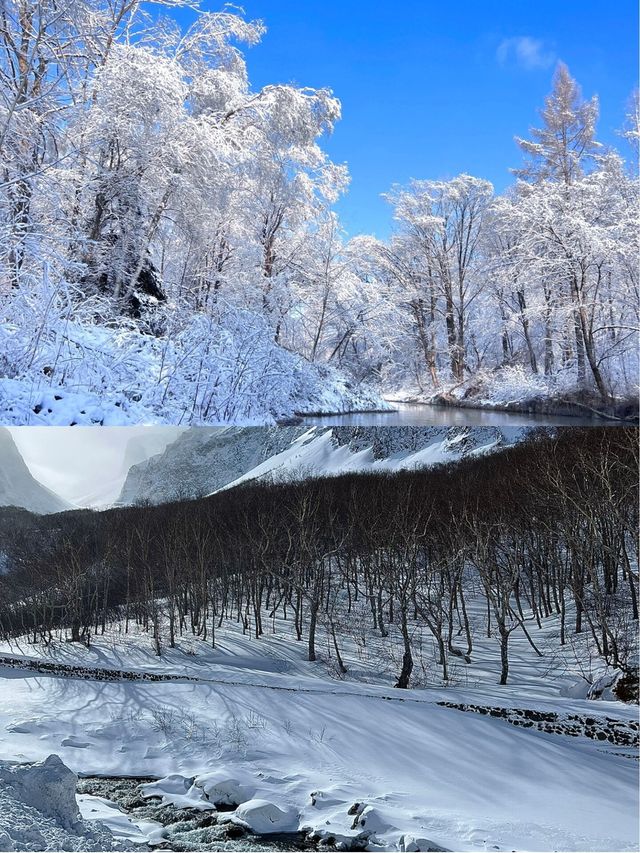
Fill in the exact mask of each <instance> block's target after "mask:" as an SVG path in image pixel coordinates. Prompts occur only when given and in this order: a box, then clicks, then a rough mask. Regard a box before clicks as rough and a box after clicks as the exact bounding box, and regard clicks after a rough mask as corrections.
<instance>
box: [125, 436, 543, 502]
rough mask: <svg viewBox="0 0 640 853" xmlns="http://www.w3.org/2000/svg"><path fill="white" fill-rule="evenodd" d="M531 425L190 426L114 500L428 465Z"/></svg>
mask: <svg viewBox="0 0 640 853" xmlns="http://www.w3.org/2000/svg"><path fill="white" fill-rule="evenodd" d="M528 432H529V430H528V429H527V428H525V427H518V428H495V427H357V426H354V427H320V426H314V427H310V428H309V427H280V428H271V429H254V428H237V427H231V428H227V429H222V430H220V429H207V428H193V429H190V430H187V431H185V432H184V433H182V434H181V435H180V436H178V438H177V439H176V441H174V442H173V443H172V444H170V445H169V446H168V447H167V449H166V450H165V452H164V453H163V454H162V455H161V456H157V457H155V458H153V459H150V460H148V461H147V462H144V463H142V464H140V465H136V466H133V467H132V468H131V469H130V471H129V474H128V476H127V480H126V481H125V484H124V486H123V489H122V492H121V494H120V497H119V499H118V501H117V503H118V504H119V505H127V504H132V503H136V502H137V501H139V500H142V499H145V498H148V497H149V496H153V499H154V501H155V502H162V501H163V500H171V499H172V498H177V497H185V498H189V497H199V496H202V495H207V494H212V493H214V492H216V491H218V490H220V489H223V488H230V487H233V486H236V485H239V484H240V483H244V482H247V481H249V480H255V479H267V478H268V479H275V480H282V479H286V478H290V477H307V476H331V475H334V474H345V473H349V472H355V471H373V472H375V471H377V472H380V473H383V472H391V471H400V470H407V469H412V468H426V467H430V466H433V465H438V464H442V463H446V462H453V461H455V460H457V459H461V458H464V457H465V456H468V455H470V454H474V453H483V452H488V451H490V450H492V449H494V448H497V447H501V446H505V445H508V444H512V443H514V442H516V441H520V440H522V439H524V438H526V436H527V434H528ZM176 484H179V486H178V487H176Z"/></svg>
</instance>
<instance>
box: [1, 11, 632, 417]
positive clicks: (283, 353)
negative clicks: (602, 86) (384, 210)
mask: <svg viewBox="0 0 640 853" xmlns="http://www.w3.org/2000/svg"><path fill="white" fill-rule="evenodd" d="M180 7H185V8H186V7H188V8H189V9H193V8H194V4H193V3H192V2H191V0H165V2H164V3H161V4H156V5H153V6H152V5H149V6H148V8H147V5H146V4H144V3H142V2H140V0H90V2H88V0H61V1H60V0H55V1H54V0H5V2H3V4H2V7H1V13H0V45H1V47H2V50H1V51H0V93H1V98H0V161H1V164H2V176H1V183H0V312H1V314H0V416H1V418H2V420H3V422H4V423H13V424H17V425H20V424H26V423H31V424H38V423H43V424H47V423H50V424H61V425H62V424H66V425H68V424H74V423H86V424H91V423H100V424H126V423H132V422H139V421H147V422H150V421H156V422H170V423H184V424H186V423H223V422H236V423H264V422H273V421H274V420H276V421H277V420H279V419H282V418H287V417H291V416H292V415H293V414H294V413H298V412H302V413H305V412H335V411H344V410H354V409H373V408H381V407H384V406H385V403H384V399H383V398H384V397H385V396H393V395H396V396H398V395H403V394H404V395H413V396H414V397H417V398H419V399H424V400H430V399H434V398H436V399H440V398H442V399H445V398H446V399H449V400H454V401H455V400H456V399H458V398H461V397H466V398H470V399H474V398H479V399H483V400H488V401H494V402H497V403H499V402H501V401H504V400H508V399H513V398H514V397H517V398H518V399H528V398H544V399H560V398H571V399H573V400H576V401H578V402H582V403H583V404H585V405H589V406H592V407H595V408H606V407H611V406H612V405H613V406H615V405H617V404H618V403H620V402H621V401H624V400H627V399H631V398H633V397H634V395H635V393H636V390H637V387H636V386H637V381H636V380H637V367H638V365H637V352H636V334H637V329H638V270H637V252H638V236H637V235H638V231H637V202H638V180H637V177H636V174H635V170H636V166H637V156H636V152H637V141H638V132H637V116H638V113H637V98H635V99H633V98H632V99H631V101H630V104H631V106H630V107H629V116H628V123H627V125H626V126H625V127H624V128H621V129H620V135H621V139H620V142H621V151H623V152H624V153H622V154H621V153H619V152H618V151H615V150H611V149H610V148H607V147H605V146H603V145H601V144H600V143H599V142H598V135H597V119H598V101H597V98H596V97H593V98H591V99H584V98H583V97H582V95H581V92H580V88H579V86H578V84H577V82H576V81H575V80H574V79H573V78H572V77H571V75H570V73H569V70H568V69H567V67H566V66H565V65H563V64H562V63H559V64H558V66H557V69H556V71H555V75H554V78H553V81H552V86H551V92H550V94H549V96H548V98H547V99H546V101H545V103H544V105H543V107H542V110H541V112H540V118H539V121H538V122H537V126H536V127H535V128H534V129H532V130H531V132H530V135H529V137H528V138H526V139H517V140H516V142H517V144H518V146H519V147H520V149H521V157H520V163H518V162H517V161H518V157H519V155H518V153H517V151H516V149H515V147H514V160H515V161H516V162H514V163H513V164H505V168H506V167H507V166H509V165H513V166H514V182H513V185H512V186H511V187H510V188H509V189H508V191H506V192H505V193H504V194H502V195H497V194H496V193H495V192H494V189H493V187H492V185H491V184H490V183H489V182H488V181H486V180H483V179H481V178H477V177H473V176H471V175H467V174H462V175H458V176H456V177H453V178H451V179H448V180H431V179H425V176H424V175H423V176H418V179H416V180H414V181H412V182H411V183H410V184H409V185H407V186H397V187H387V188H385V187H381V188H380V191H384V190H386V191H387V195H386V198H387V200H388V202H389V205H390V207H389V213H390V216H392V217H393V220H394V223H395V225H394V232H393V236H392V237H391V238H390V239H389V240H388V241H381V240H378V239H375V238H374V237H372V236H367V235H347V234H345V233H344V230H343V228H342V227H341V224H340V221H339V219H338V216H337V214H336V212H335V211H334V209H333V205H334V204H335V202H336V200H337V199H338V198H339V197H340V195H341V194H343V193H346V192H348V185H349V175H348V170H347V167H346V166H345V165H343V164H336V163H333V162H331V161H330V159H329V158H328V156H327V155H326V153H325V152H324V151H323V147H322V141H323V138H324V137H326V135H327V134H330V133H331V131H332V129H333V127H334V125H335V123H336V122H337V121H339V120H340V118H341V105H340V101H339V100H338V98H337V97H336V95H334V94H333V92H331V91H329V90H327V89H310V88H304V87H299V86H295V85H284V84H277V85H268V86H265V87H264V88H262V89H258V90H255V89H253V88H252V86H251V83H250V81H249V79H248V73H247V66H246V62H245V56H244V53H243V51H244V50H245V49H247V48H250V47H251V45H254V44H256V43H257V42H258V41H259V40H260V39H261V38H262V37H263V35H264V34H265V27H264V25H263V24H262V22H260V21H251V20H247V19H246V18H245V17H244V16H243V14H242V13H241V12H240V11H238V10H237V9H234V8H230V7H225V8H223V10H222V11H218V12H204V11H202V10H197V14H196V15H195V22H194V23H193V24H192V25H191V26H190V27H189V28H188V29H187V30H186V31H182V30H181V29H180V28H179V27H178V25H177V24H176V22H175V21H174V20H173V19H172V17H171V13H172V11H174V10H176V9H177V8H180ZM338 95H339V93H338ZM535 108H536V105H535V104H532V105H531V111H532V117H533V116H534V115H535ZM627 143H630V146H631V147H630V148H629V147H628V146H627ZM627 153H628V157H627V160H625V157H626V155H627ZM429 168H430V166H429V163H425V164H424V173H425V175H428V173H429Z"/></svg>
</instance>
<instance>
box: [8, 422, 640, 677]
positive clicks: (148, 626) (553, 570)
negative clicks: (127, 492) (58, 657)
mask: <svg viewBox="0 0 640 853" xmlns="http://www.w3.org/2000/svg"><path fill="white" fill-rule="evenodd" d="M637 440H638V434H637V430H633V429H582V430H581V429H561V430H559V431H558V433H557V435H549V434H547V433H544V432H541V433H540V434H539V435H537V436H536V437H535V438H534V439H533V440H531V441H528V442H526V443H523V444H520V445H517V446H514V447H513V448H510V449H506V450H504V451H500V452H497V453H494V454H492V455H489V456H486V457H482V458H472V459H468V460H466V461H464V462H461V463H456V464H452V465H448V466H443V467H438V468H435V469H430V470H422V471H415V472H403V473H398V474H393V475H374V474H359V475H346V476H340V477H335V478H327V479H312V480H305V481H301V482H292V483H283V484H280V485H273V484H271V485H270V484H248V485H244V486H242V487H240V488H235V489H233V490H230V491H225V492H223V493H221V494H219V495H215V496H213V497H210V498H206V499H200V500H195V501H185V502H176V503H170V504H164V505H160V506H135V507H130V508H125V509H117V510H109V511H105V512H90V511H82V512H69V513H64V514H62V515H57V516H50V517H35V516H31V515H29V514H27V513H22V512H18V511H7V513H5V514H4V515H3V517H2V526H1V527H0V550H1V552H2V553H3V555H4V557H3V566H2V572H1V573H0V635H2V636H3V637H5V638H10V637H14V636H18V635H27V636H29V637H30V638H31V639H32V640H33V641H35V642H43V643H47V642H50V641H51V640H52V639H53V637H54V635H55V634H56V632H59V631H61V632H62V633H63V634H64V635H65V636H66V637H67V638H68V639H70V640H72V641H76V642H90V638H91V636H92V635H95V634H97V633H100V632H103V631H104V630H105V628H106V626H107V625H109V624H111V623H112V622H114V621H118V622H119V624H120V626H121V630H123V631H125V632H127V631H128V630H130V628H131V626H132V625H133V624H134V623H135V624H136V625H137V626H139V627H141V628H142V629H143V630H145V631H147V632H148V634H149V637H150V638H151V640H152V642H153V645H154V647H155V650H156V652H157V654H158V655H160V654H162V650H163V648H164V647H165V646H167V645H168V646H173V645H174V644H175V642H176V639H177V637H179V636H180V635H183V634H185V633H189V634H193V635H196V636H198V637H201V638H202V639H203V640H204V641H207V642H209V643H211V644H212V645H215V643H216V636H217V631H218V630H219V628H220V627H221V626H222V625H223V624H224V623H225V620H235V621H237V622H239V623H242V626H243V630H244V631H246V632H249V633H251V634H253V635H254V636H255V637H256V638H259V637H260V636H261V635H262V634H263V633H265V632H267V631H269V630H271V620H272V619H273V618H274V617H275V616H276V615H277V616H278V617H280V618H282V619H284V620H287V621H288V622H290V623H291V625H292V628H293V632H294V634H295V636H296V637H297V639H298V640H299V641H300V642H301V643H304V644H305V645H306V650H307V655H308V659H309V660H310V661H314V660H316V658H317V655H318V648H319V646H318V643H319V637H320V636H322V639H323V642H327V643H329V646H330V648H331V649H332V655H335V662H336V664H337V667H338V668H339V669H340V670H341V671H342V672H345V671H346V666H345V663H344V660H343V657H342V654H341V650H342V648H343V643H344V639H345V637H346V636H349V635H350V631H351V627H352V625H351V623H352V622H353V621H354V620H355V619H356V615H355V614H356V612H358V613H360V614H361V615H362V614H364V617H363V618H365V620H366V623H367V627H366V628H365V629H364V630H365V633H366V635H369V636H371V635H374V634H375V635H378V636H387V635H388V634H389V632H390V631H392V630H393V631H394V633H395V634H396V635H397V637H398V638H399V642H400V643H401V647H402V661H401V664H399V667H398V671H397V675H396V681H395V684H396V686H397V687H400V688H403V687H408V686H410V684H411V678H412V670H413V668H414V664H415V662H416V656H417V655H418V656H419V655H420V652H419V651H418V650H417V649H416V644H415V642H414V631H415V628H416V626H423V627H426V628H428V630H429V631H430V633H431V634H432V635H433V638H434V646H435V648H436V650H437V654H436V657H435V658H434V660H433V661H432V662H430V663H428V665H429V666H431V667H433V668H436V669H438V671H441V675H442V678H443V679H444V680H447V678H448V676H449V666H450V662H451V660H454V659H456V658H460V657H462V658H465V659H467V660H469V659H471V660H472V659H473V653H474V631H473V630H472V626H471V624H470V619H469V608H468V606H469V602H470V600H471V599H472V598H473V599H474V601H475V602H476V606H477V598H478V596H480V598H481V600H482V601H484V605H483V606H484V609H485V612H486V617H485V623H484V630H486V631H487V634H488V636H490V637H495V640H496V642H497V643H498V644H499V647H500V655H501V666H500V671H499V673H498V672H497V673H496V676H497V677H499V680H500V683H501V684H505V683H507V679H508V676H509V640H510V637H511V636H512V635H513V633H514V632H517V631H520V632H523V633H524V635H525V636H526V638H527V640H528V642H529V643H530V644H531V646H532V648H533V650H534V651H535V652H536V653H539V649H538V647H537V645H536V640H535V632H536V628H537V627H540V626H541V623H542V620H543V619H544V618H545V617H548V616H549V615H551V614H555V615H556V616H557V618H558V625H559V631H560V634H559V638H558V642H559V644H560V645H565V644H567V643H570V642H571V641H572V638H574V637H575V636H576V635H587V637H588V638H589V644H590V646H591V647H592V648H593V649H595V650H596V652H597V654H598V655H600V656H601V657H602V658H603V659H604V660H605V661H606V662H607V663H609V664H610V665H611V666H614V667H619V668H621V669H622V670H625V671H628V670H629V668H630V667H632V666H633V660H632V649H633V644H634V639H635V635H636V631H637V625H638V621H637V620H638V568H637V567H638V552H637V538H636V533H637V526H638V518H637V501H636V471H637V462H638V460H637V453H638V445H637ZM367 614H368V615H367Z"/></svg>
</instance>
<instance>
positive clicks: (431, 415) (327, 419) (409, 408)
mask: <svg viewBox="0 0 640 853" xmlns="http://www.w3.org/2000/svg"><path fill="white" fill-rule="evenodd" d="M391 405H392V406H393V407H394V409H396V411H394V412H363V413H350V414H344V415H324V416H322V417H305V418H304V423H305V424H317V425H320V426H333V425H335V426H444V427H447V426H501V427H519V426H616V425H620V424H621V422H620V421H615V420H606V419H604V418H599V417H597V416H595V415H594V416H593V417H569V416H567V415H538V414H535V415H529V414H525V413H522V412H494V411H488V410H483V409H458V408H454V407H449V406H432V405H428V404H424V403H392V404H391Z"/></svg>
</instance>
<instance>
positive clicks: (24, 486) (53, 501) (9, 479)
mask: <svg viewBox="0 0 640 853" xmlns="http://www.w3.org/2000/svg"><path fill="white" fill-rule="evenodd" d="M0 506H20V507H24V508H25V509H28V510H31V512H37V513H41V514H46V513H52V512H62V511H63V510H66V509H71V505H70V504H68V503H67V502H66V501H64V500H63V499H62V498H60V497H58V495H56V494H55V493H54V492H52V491H51V490H50V489H48V488H47V487H46V486H43V485H42V483H39V482H38V481H37V480H36V479H35V477H34V476H33V475H32V474H31V472H30V471H29V469H28V467H27V465H26V463H25V461H24V459H23V458H22V456H21V455H20V452H19V450H18V448H17V447H16V445H15V442H14V440H13V438H12V437H11V433H10V432H9V430H8V429H6V428H5V427H0Z"/></svg>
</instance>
